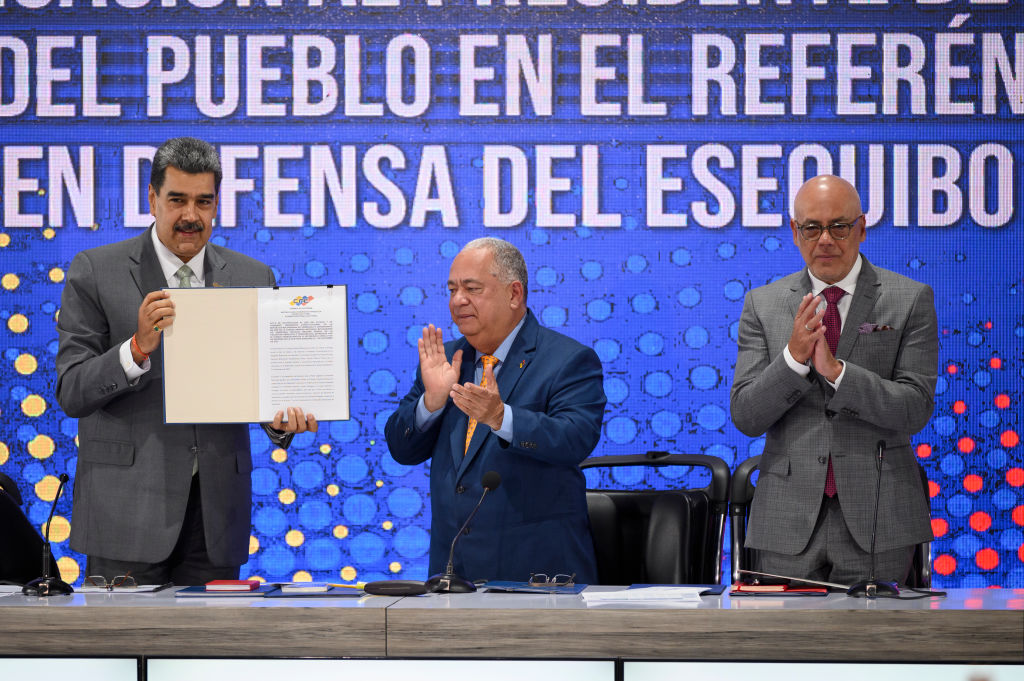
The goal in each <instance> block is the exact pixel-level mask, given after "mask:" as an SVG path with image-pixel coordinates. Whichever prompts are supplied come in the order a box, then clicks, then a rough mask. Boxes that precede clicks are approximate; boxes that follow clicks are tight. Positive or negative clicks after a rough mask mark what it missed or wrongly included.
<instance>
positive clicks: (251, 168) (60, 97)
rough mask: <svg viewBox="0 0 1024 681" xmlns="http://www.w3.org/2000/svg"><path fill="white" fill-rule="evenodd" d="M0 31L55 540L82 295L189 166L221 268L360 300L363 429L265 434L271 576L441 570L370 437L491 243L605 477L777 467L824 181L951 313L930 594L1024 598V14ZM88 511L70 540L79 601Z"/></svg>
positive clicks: (406, 14) (12, 379) (492, 18)
mask: <svg viewBox="0 0 1024 681" xmlns="http://www.w3.org/2000/svg"><path fill="white" fill-rule="evenodd" d="M588 5H589V6H588ZM0 17H2V21H0V25H2V28H0V162H2V164H3V173H2V176H0V182H2V186H0V216H2V220H3V222H2V225H0V284H2V287H0V317H2V321H3V328H2V330H0V338H2V341H0V350H2V353H3V357H2V361H0V380H2V387H0V470H2V471H3V472H5V473H7V474H9V475H11V476H12V477H13V478H15V479H16V480H18V481H20V483H21V485H22V487H23V491H24V492H25V496H26V512H27V513H28V515H29V517H30V518H31V520H32V521H33V523H34V524H36V525H37V526H41V525H42V524H43V522H44V521H45V519H46V515H47V513H48V510H49V506H50V502H51V500H52V499H53V496H54V493H55V490H56V481H57V476H59V475H60V474H61V473H63V472H67V473H68V474H70V475H74V471H75V460H76V443H75V436H76V433H77V423H76V421H75V420H74V419H70V418H68V417H66V416H65V415H64V414H63V413H62V412H61V411H60V409H59V407H58V406H57V405H56V403H55V400H54V396H53V389H54V383H55V374H54V357H55V354H56V349H57V336H56V331H55V327H54V318H55V316H56V314H57V313H58V307H59V303H60V294H61V289H62V286H63V281H64V277H65V272H66V268H67V266H68V264H69V263H70V261H71V258H72V257H73V256H74V254H75V253H77V252H78V251H80V250H82V249H84V248H89V247H93V246H96V245H100V244H104V243H109V242H112V241H116V240H120V239H124V238H127V237H130V236H133V235H136V234H138V233H139V231H140V230H141V229H143V228H145V227H147V226H148V225H149V224H150V220H149V217H148V215H147V214H146V213H147V207H146V204H145V187H146V180H147V178H148V172H149V165H148V159H149V158H151V155H152V153H153V151H154V149H155V147H156V146H157V145H159V144H160V143H161V142H162V141H163V140H165V139H166V138H168V137H171V136H176V135H194V136H199V137H203V138H204V139H207V140H208V141H210V142H212V143H213V144H215V145H216V146H217V147H218V148H219V149H220V151H221V154H222V158H223V161H224V165H225V180H224V184H223V185H222V191H221V206H220V217H219V220H218V226H217V228H216V229H215V232H214V237H213V238H214V241H215V243H218V244H221V245H225V246H228V247H230V248H233V249H237V250H239V251H242V252H244V253H247V254H250V255H253V256H254V257H257V258H259V259H261V260H263V261H264V262H267V263H268V264H270V265H271V266H272V267H273V268H274V269H275V271H276V273H277V275H278V280H279V283H281V284H283V285H293V286H295V285H299V286H301V285H304V284H328V283H333V284H346V285H347V286H348V290H349V294H350V298H349V334H350V365H351V384H352V389H351V404H352V419H351V420H349V421H346V422H334V423H324V424H322V427H321V429H320V432H319V433H317V434H316V435H304V436H300V437H298V438H297V439H296V441H295V443H294V444H293V445H292V447H291V448H290V449H289V450H288V451H287V452H283V451H279V450H274V449H272V448H271V447H270V446H269V443H268V442H267V441H266V439H265V437H264V436H263V435H262V434H260V433H259V432H257V431H255V430H254V431H253V437H252V443H253V445H252V448H253V456H254V465H255V469H254V472H253V489H254V499H253V501H254V504H253V516H252V517H253V527H252V539H251V542H250V554H251V555H250V560H249V562H248V563H247V564H246V565H245V566H244V567H243V574H244V575H254V576H259V577H263V578H266V579H268V580H286V579H292V578H296V579H305V578H316V579H344V580H350V581H351V580H372V579H378V578H384V577H404V578H423V577H425V576H426V575H425V573H426V564H427V557H426V550H427V544H428V541H429V534H428V531H429V498H428V485H427V480H426V475H427V472H426V470H425V468H424V467H423V466H419V467H405V466H400V465H398V464H396V463H395V462H394V461H393V460H392V459H391V458H390V457H389V455H388V453H387V447H386V444H385V443H384V440H383V426H384V423H385V421H386V420H387V417H388V415H389V414H390V412H391V410H392V409H394V407H395V405H396V403H397V401H398V399H399V398H400V397H401V396H402V395H403V394H404V393H405V391H407V390H408V388H409V386H410V384H411V382H412V380H413V375H414V369H415V360H416V353H415V339H416V337H417V336H418V335H419V333H420V328H421V327H422V326H423V325H425V324H428V323H435V324H441V325H444V327H445V328H446V330H448V329H450V330H448V331H447V333H448V334H449V335H450V334H452V333H455V332H456V330H455V329H452V328H451V323H450V320H449V317H448V313H447V305H446V302H447V301H446V298H447V292H446V288H445V285H444V284H445V278H446V275H447V271H448V267H449V265H450V262H451V260H452V258H453V257H454V255H455V254H456V253H457V251H458V249H459V248H460V246H461V245H462V244H464V243H465V242H467V241H468V240H470V239H472V238H475V237H479V236H485V235H494V236H499V237H502V238H506V239H508V240H510V241H512V242H513V243H515V244H516V245H517V246H519V247H520V248H521V249H522V251H523V253H524V255H525V256H526V260H527V263H528V266H529V273H530V279H531V280H530V286H529V291H530V293H529V302H530V306H531V308H532V309H533V310H534V312H535V313H536V314H537V315H538V317H539V318H540V319H541V320H542V323H544V324H545V325H547V326H550V327H552V328H557V329H559V330H561V331H563V332H565V333H567V334H569V335H571V336H573V337H575V338H577V339H578V340H580V341H581V342H583V343H587V344H589V345H591V346H592V347H593V348H594V349H595V350H596V351H597V352H598V354H599V355H600V357H601V359H602V361H603V362H604V369H605V390H606V393H607V395H608V407H607V413H606V417H605V424H604V432H603V438H602V441H601V443H600V445H599V446H598V450H597V453H599V454H626V453H639V452H644V451H647V450H651V449H657V450H668V451H676V452H689V453H707V454H713V455H716V456H719V457H721V458H723V459H725V460H726V461H727V462H728V463H729V464H730V466H732V467H735V466H736V465H737V464H738V463H739V462H741V461H742V460H744V459H746V458H747V457H749V456H752V455H755V454H758V453H760V451H761V448H762V446H763V439H761V438H754V439H751V438H747V437H745V436H742V435H741V434H739V433H738V432H737V431H736V429H735V428H734V427H733V426H732V424H731V423H730V420H729V411H728V394H729V387H730V384H731V381H732V374H733V364H734V361H735V353H736V343H735V337H736V330H737V323H738V319H739V315H740V310H741V307H742V302H743V297H744V295H745V294H746V292H747V291H749V290H750V289H751V288H754V287H756V286H759V285H762V284H764V283H767V282H769V281H772V280H773V279H775V278H777V277H780V276H784V275H786V274H789V273H790V272H792V271H794V270H796V269H798V268H799V267H800V266H801V265H802V261H801V259H800V257H799V254H798V252H797V250H796V248H795V246H794V245H793V243H792V238H791V235H790V231H789V229H788V211H789V206H790V199H791V196H792V194H793V193H794V192H795V190H796V188H797V187H798V186H799V184H800V183H801V181H802V180H803V179H805V178H808V177H811V176H813V175H815V174H818V173H821V172H834V173H839V174H842V175H843V176H844V177H847V178H848V179H851V180H852V181H854V182H855V183H856V185H857V186H858V188H859V189H860V191H861V194H862V197H863V199H864V208H865V210H866V211H867V224H868V235H867V241H866V242H865V243H864V245H863V248H862V252H863V253H865V255H866V256H867V257H868V258H869V259H870V260H871V261H872V262H873V263H875V264H878V265H880V266H883V267H887V268H890V269H892V270H895V271H896V272H899V273H902V274H905V275H907V276H910V277H912V278H914V279H917V280H919V281H923V282H925V283H928V284H929V285H931V286H932V287H933V288H934V290H935V301H936V307H937V311H938V318H939V328H940V335H941V338H940V367H939V376H940V377H939V381H938V387H937V393H938V394H937V399H936V409H935V413H934V416H933V418H932V420H931V422H930V423H929V425H928V426H927V427H926V428H925V429H924V430H923V431H922V432H920V433H919V434H918V435H917V436H916V437H915V438H914V443H915V447H916V451H917V454H918V456H919V457H920V460H921V461H922V463H923V464H924V466H925V468H926V469H927V472H928V475H929V478H930V480H931V486H932V490H931V492H932V499H931V504H932V515H933V519H934V520H933V526H934V528H935V532H936V535H937V539H936V541H935V543H934V544H933V553H934V557H935V560H934V566H933V567H934V573H935V583H936V585H937V586H939V587H955V586H988V585H997V586H1004V587H1011V586H1012V587H1022V586H1024V499H1022V491H1024V454H1022V447H1021V445H1020V444H1019V434H1020V430H1021V425H1020V422H1019V419H1020V404H1021V397H1022V395H1021V384H1022V372H1024V361H1022V359H1024V358H1022V352H1021V348H1022V337H1024V315H1022V306H1021V302H1020V298H1019V295H1020V292H1021V283H1022V282H1021V266H1020V255H1019V254H1020V245H1019V244H1020V238H1021V227H1022V222H1021V215H1020V206H1021V205H1022V192H1021V177H1020V176H1021V170H1020V159H1021V158H1022V157H1024V148H1022V147H1024V141H1022V140H1024V135H1022V131H1024V126H1022V124H1021V118H1022V113H1024V37H1022V28H1024V12H1022V10H1021V7H1020V4H1019V3H1018V2H1004V3H998V2H996V3H986V4H981V3H979V4H974V3H968V2H961V1H954V2H946V3H941V4H934V3H916V2H902V1H893V2H881V3H872V4H866V3H854V2H829V3H819V4H816V3H813V2H802V1H800V0H796V1H794V2H792V3H775V2H764V3H759V4H745V3H742V2H734V3H722V4H715V3H711V2H700V1H697V2H690V1H681V2H675V3H663V4H652V3H646V2H629V3H626V2H611V1H609V2H603V3H600V2H593V3H587V4H584V3H578V2H569V1H565V2H561V1H552V2H549V3H546V4H542V3H540V2H533V3H531V2H528V1H523V2H519V3H498V2H495V3H494V4H487V3H483V2H481V3H473V2H465V1H461V2H460V1H447V0H434V1H429V2H428V1H426V0H423V1H415V2H404V1H402V0H393V1H392V0H379V1H378V2H376V3H372V4H371V3H369V2H366V3H358V2H326V3H320V2H317V1H316V0H310V1H308V2H296V1H294V0H279V1H276V2H273V1H272V2H265V1H263V0H253V2H251V3H249V2H246V1H245V0H238V1H237V2H214V1H209V2H198V1H195V2H182V1H181V0H166V1H165V2H157V1H156V0H150V1H149V2H145V0H137V1H129V0H123V1H121V2H118V1H115V0H107V1H106V2H103V1H102V0H92V1H81V0H66V1H65V2H63V3H62V2H60V1H59V0H50V1H49V2H47V1H46V0H0ZM615 476H616V477H615V479H614V481H613V482H614V483H615V484H619V485H622V486H624V487H632V486H638V485H661V486H673V485H680V484H684V483H685V482H686V481H687V480H688V479H689V478H688V476H686V475H684V474H682V473H680V472H678V471H671V470H667V471H663V472H654V473H649V474H648V475H647V477H646V479H644V478H643V476H642V475H640V474H639V473H638V472H637V471H631V470H622V471H619V472H617V473H616V474H615ZM70 509H71V504H70V499H69V498H67V497H65V498H62V499H61V500H60V501H59V502H58V504H57V517H56V518H55V521H54V525H53V533H54V539H55V552H56V554H57V556H58V557H59V558H60V561H59V563H60V566H61V570H62V573H63V575H64V576H65V578H67V579H68V580H69V581H72V582H77V581H80V579H81V576H82V574H83V571H84V567H85V562H84V556H81V555H79V554H76V553H75V552H73V551H71V549H70V547H69V546H68V542H67V537H68V533H69V528H70V523H71V522H73V518H71V517H70Z"/></svg>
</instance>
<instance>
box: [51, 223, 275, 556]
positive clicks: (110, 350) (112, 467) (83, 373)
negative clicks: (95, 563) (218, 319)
mask: <svg viewBox="0 0 1024 681" xmlns="http://www.w3.org/2000/svg"><path fill="white" fill-rule="evenodd" d="M150 229H152V228H150ZM204 279H205V281H206V285H207V286H272V285H274V275H273V272H271V270H270V268H269V267H267V266H266V265H264V264H263V263H260V262H258V261H256V260H253V259H252V258H249V257H246V256H244V255H241V254H239V253H236V252H234V251H231V250H228V249H226V248H221V247H219V246H215V245H213V244H207V246H206V258H205V268H204ZM166 286H167V283H166V280H165V279H164V275H163V272H162V271H161V269H160V264H159V262H158V261H157V257H156V251H155V249H154V248H153V242H152V237H151V236H150V233H149V231H148V230H147V231H146V232H144V233H143V234H141V235H139V236H137V237H135V238H132V239H128V240H126V241H121V242H118V243H114V244H109V245H106V246H100V247H98V248H93V249H89V250H86V251H83V252H81V253H79V254H78V255H76V256H75V257H74V259H73V260H72V261H71V266H70V267H69V268H68V275H67V282H66V284H65V286H64V293H63V295H62V297H61V310H60V315H59V317H58V321H57V331H58V333H59V337H60V347H59V350H58V351H57V362H56V364H57V402H58V403H59V404H60V406H61V408H62V409H63V410H64V412H65V413H66V414H67V415H68V416H71V417H76V418H78V419H79V422H78V466H77V470H76V473H75V478H74V488H73V489H74V501H73V506H72V517H71V548H73V549H75V550H76V551H81V552H83V553H86V554H89V555H95V556H102V557H104V558H108V559H113V560H125V561H139V562H147V563H155V562H159V561H161V560H164V559H165V558H167V557H168V556H169V555H170V553H171V550H172V549H173V548H174V544H175V542H176V541H177V539H178V535H179V534H180V532H181V525H182V520H183V518H184V516H185V505H186V502H187V501H188V494H189V487H190V485H191V480H192V462H193V458H194V457H196V456H198V461H199V477H200V480H201V481H202V484H201V486H200V487H201V490H202V508H203V522H204V529H205V531H206V544H207V549H208V552H209V556H210V559H211V561H212V562H213V563H214V564H216V565H241V564H242V563H244V562H245V561H246V559H247V558H248V547H249V532H250V510H251V496H250V489H251V482H250V473H251V471H252V459H251V457H250V453H249V427H248V426H247V425H245V424H214V425H166V424H165V423H164V400H163V378H162V377H163V358H162V353H160V352H159V351H157V352H155V353H153V355H152V356H151V357H150V361H151V362H152V365H151V368H150V370H149V371H148V372H147V373H145V374H144V375H143V376H142V377H141V378H140V379H139V381H138V382H137V383H136V384H135V385H129V384H128V381H127V379H126V378H125V374H124V370H123V369H122V368H121V363H120V360H119V357H118V351H119V347H120V345H121V344H122V343H123V342H124V341H126V340H128V339H129V338H130V337H131V336H132V334H133V333H135V330H136V327H137V324H138V310H139V305H140V304H141V303H142V299H143V298H144V297H145V296H146V294H148V293H149V292H151V291H156V290H158V289H161V288H165V287H166ZM207 351H209V349H208V348H195V352H197V353H198V352H207ZM273 438H274V436H273V435H272V439H273ZM288 440H290V438H278V439H277V442H278V444H282V445H284V446H287V441H288Z"/></svg>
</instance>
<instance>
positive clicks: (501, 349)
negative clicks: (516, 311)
mask: <svg viewBox="0 0 1024 681" xmlns="http://www.w3.org/2000/svg"><path fill="white" fill-rule="evenodd" d="M525 323H526V315H525V314H524V315H523V318H522V319H520V320H519V323H518V324H516V326H515V328H514V329H512V331H511V332H510V333H509V334H508V335H507V336H505V340H503V341H501V345H499V346H498V349H497V350H495V351H494V352H492V353H491V355H492V356H494V357H497V358H498V364H504V363H505V358H506V357H508V351H509V350H511V349H512V343H514V342H515V340H516V336H518V335H519V329H521V328H523V324H525ZM471 347H472V346H471ZM484 354H485V353H482V352H480V351H479V350H477V352H476V364H479V363H480V362H481V361H483V356H484Z"/></svg>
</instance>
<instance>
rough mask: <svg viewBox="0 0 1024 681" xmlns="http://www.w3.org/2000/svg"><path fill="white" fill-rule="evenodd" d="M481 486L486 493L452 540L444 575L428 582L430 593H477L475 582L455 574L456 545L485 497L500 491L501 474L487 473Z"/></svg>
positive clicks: (436, 576)
mask: <svg viewBox="0 0 1024 681" xmlns="http://www.w3.org/2000/svg"><path fill="white" fill-rule="evenodd" d="M480 484H481V485H482V486H483V488H484V493H483V494H481V495H480V501H478V502H476V506H474V507H473V511H472V512H471V513H470V514H469V517H468V518H466V522H464V523H462V527H460V528H459V531H458V532H456V533H455V538H454V539H452V547H451V549H450V550H449V551H448V565H447V566H446V567H445V570H444V573H443V574H439V575H434V576H433V577H431V578H430V579H428V580H427V582H426V589H427V591H428V592H431V593H457V594H464V593H471V592H473V591H476V586H475V585H474V584H473V582H471V581H469V580H468V579H465V578H463V577H460V576H458V575H457V574H455V566H454V565H453V562H454V560H455V544H456V543H457V542H458V541H459V537H461V536H462V534H463V532H465V531H466V528H467V527H468V526H469V522H470V521H471V520H472V519H473V516H475V515H476V512H477V511H478V510H479V509H480V504H482V503H484V497H486V496H487V493H488V492H493V491H494V490H496V489H498V486H499V485H500V484H501V474H500V473H498V471H487V472H486V473H484V475H483V477H482V478H480Z"/></svg>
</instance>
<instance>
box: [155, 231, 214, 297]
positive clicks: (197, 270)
mask: <svg viewBox="0 0 1024 681" xmlns="http://www.w3.org/2000/svg"><path fill="white" fill-rule="evenodd" d="M149 231H150V234H151V236H152V237H153V248H155V249H156V259H157V261H158V262H159V263H160V270H161V271H162V272H163V273H164V281H166V282H167V284H168V285H169V286H171V287H172V288H173V287H177V286H178V277H177V276H176V275H177V272H178V270H179V269H180V268H181V266H182V265H188V268H189V269H190V270H192V274H193V275H194V276H195V278H196V279H198V280H199V284H200V285H201V286H205V285H206V281H205V279H204V278H203V273H204V271H203V265H204V264H205V260H206V246H205V245H204V246H203V247H202V248H201V249H199V252H198V253H196V254H195V255H193V256H192V259H191V260H189V261H188V262H187V263H185V262H182V261H181V258H179V257H178V256H176V255H174V253H172V252H171V249H169V248H167V246H164V243H163V242H162V241H160V237H158V236H157V235H156V225H153V227H152V228H151V229H150V230H149Z"/></svg>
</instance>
